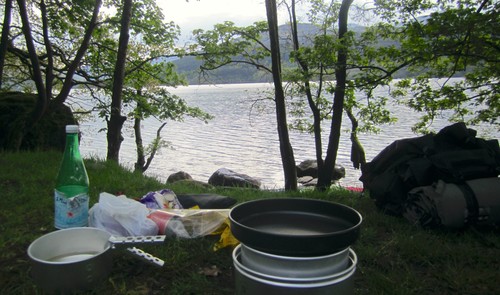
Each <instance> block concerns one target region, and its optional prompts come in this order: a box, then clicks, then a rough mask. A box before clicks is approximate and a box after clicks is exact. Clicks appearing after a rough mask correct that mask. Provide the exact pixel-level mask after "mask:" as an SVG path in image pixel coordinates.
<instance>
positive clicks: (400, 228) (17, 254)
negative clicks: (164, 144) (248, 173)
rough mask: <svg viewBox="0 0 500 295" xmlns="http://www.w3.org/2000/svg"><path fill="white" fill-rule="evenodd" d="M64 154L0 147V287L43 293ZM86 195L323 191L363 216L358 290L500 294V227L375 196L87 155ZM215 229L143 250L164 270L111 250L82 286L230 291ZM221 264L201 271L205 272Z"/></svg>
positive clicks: (226, 260)
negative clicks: (220, 184) (418, 212)
mask: <svg viewBox="0 0 500 295" xmlns="http://www.w3.org/2000/svg"><path fill="white" fill-rule="evenodd" d="M60 159H61V154H59V153H56V152H43V153H0V294H43V293H42V292H41V291H40V290H38V289H37V287H36V286H34V285H33V283H32V281H31V279H30V276H29V271H30V264H29V261H28V258H27V255H26V249H27V247H28V246H29V244H30V243H31V242H32V241H33V240H34V239H35V238H37V237H39V236H41V235H43V234H45V233H47V232H50V231H52V230H53V199H52V194H53V186H54V179H55V176H56V174H57V170H58V167H59V162H60ZM86 166H87V170H88V173H89V177H90V182H91V188H90V194H91V203H95V202H96V201H97V198H98V194H99V193H100V192H104V191H105V192H109V193H113V194H116V193H118V192H120V193H124V194H126V195H127V196H129V197H133V198H136V197H141V196H142V195H144V194H145V193H147V192H149V191H154V190H158V189H162V188H170V189H172V190H174V192H176V193H178V194H181V193H207V192H210V193H216V194H220V195H226V196H230V197H233V198H235V199H237V200H238V201H239V202H243V201H246V200H251V199H257V198H269V197H285V196H286V197H306V198H320V199H327V200H331V201H336V202H340V203H343V204H347V205H349V206H351V207H353V208H355V209H356V210H358V211H359V212H360V213H361V214H362V215H363V218H364V220H363V225H362V230H361V236H360V239H359V240H358V241H357V242H356V244H355V245H353V249H354V250H355V251H356V253H357V255H358V258H359V262H358V267H357V271H356V274H355V285H356V294H398V295H399V294H500V285H499V281H500V250H499V247H500V235H499V233H500V230H499V229H498V228H493V229H492V228H489V229H480V230H479V231H478V230H475V229H472V228H468V229H466V230H463V231H460V232H448V231H439V230H438V231H436V230H433V231H431V230H422V229H419V228H417V227H414V226H412V225H410V224H408V223H407V222H406V221H405V220H403V219H399V218H394V217H390V216H387V215H384V214H381V213H380V212H378V211H377V210H376V208H375V206H374V205H373V201H372V200H371V199H369V198H367V197H362V196H360V195H357V194H355V193H350V192H346V191H344V190H340V189H339V190H332V191H329V192H325V193H319V192H314V191H304V192H294V193H283V192H269V191H256V190H243V189H215V190H213V191H206V189H205V190H204V189H202V188H199V187H190V186H186V185H182V186H181V185H178V186H175V185H173V186H166V185H165V184H162V183H160V182H158V181H156V180H155V179H152V178H147V177H144V176H142V175H139V174H133V173H131V172H128V171H126V170H124V169H122V168H121V167H119V166H117V165H114V164H112V163H103V162H99V161H91V160H88V161H86ZM217 240H218V237H207V238H200V239H194V240H168V242H167V243H166V244H165V245H161V246H151V245H150V246H144V247H142V246H141V248H142V249H143V250H145V251H147V252H149V253H152V254H154V255H155V256H157V257H160V258H162V259H164V260H165V262H166V263H165V265H164V267H162V268H156V267H153V266H151V265H149V264H145V263H143V262H141V261H139V260H137V259H135V258H133V257H130V256H129V255H124V254H123V253H122V252H116V251H115V252H116V253H115V254H114V256H115V257H114V266H113V270H112V273H111V276H110V277H109V279H108V280H106V281H104V282H103V283H102V284H99V285H96V287H95V289H94V290H93V291H91V292H88V293H89V294H233V292H234V282H233V267H232V259H231V249H223V250H220V251H217V252H213V251H212V250H211V248H212V246H213V244H214V243H215V242H216V241H217ZM213 266H215V267H216V269H218V270H219V274H218V275H217V276H207V275H206V274H205V273H204V272H203V270H204V269H206V268H212V267H213Z"/></svg>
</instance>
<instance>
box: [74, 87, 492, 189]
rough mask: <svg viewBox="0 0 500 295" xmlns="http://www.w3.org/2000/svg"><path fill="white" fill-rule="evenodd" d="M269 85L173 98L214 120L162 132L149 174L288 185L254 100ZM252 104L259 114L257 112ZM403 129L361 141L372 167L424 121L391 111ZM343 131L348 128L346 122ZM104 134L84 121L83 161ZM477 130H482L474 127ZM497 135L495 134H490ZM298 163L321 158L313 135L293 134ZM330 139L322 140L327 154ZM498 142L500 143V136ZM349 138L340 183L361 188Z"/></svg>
mask: <svg viewBox="0 0 500 295" xmlns="http://www.w3.org/2000/svg"><path fill="white" fill-rule="evenodd" d="M269 87H270V86H269V84H232V85H220V86H187V87H180V88H177V89H172V90H171V91H172V92H173V93H175V94H177V95H179V96H180V97H182V98H184V99H185V100H186V101H187V102H188V104H190V105H191V106H198V107H200V108H201V109H203V110H204V111H206V112H208V113H210V114H212V115H214V116H215V118H214V119H213V120H211V121H209V123H208V124H205V123H204V122H202V121H199V120H196V119H192V118H186V119H185V120H184V121H183V122H171V121H169V122H168V123H167V125H166V126H165V128H164V129H163V131H162V137H163V139H165V140H166V141H168V142H169V143H170V145H171V148H164V149H162V150H161V151H160V152H159V153H158V154H157V155H156V157H155V158H154V160H153V162H152V164H151V166H150V167H149V169H148V170H147V171H146V174H148V175H152V176H155V177H158V178H159V179H161V180H166V179H167V177H168V176H169V175H170V174H172V173H175V172H178V171H185V172H187V173H189V174H190V175H191V176H192V177H193V178H194V179H195V180H199V181H204V182H206V181H208V178H209V177H210V176H211V175H212V173H213V172H215V171H216V170H217V169H219V168H228V169H231V170H234V171H236V172H239V173H244V174H247V175H250V176H252V177H255V178H257V179H259V180H260V181H261V182H262V186H263V187H264V188H268V189H275V188H276V189H278V188H282V187H283V186H284V178H283V172H282V166H281V157H280V153H279V142H278V135H277V131H276V119H275V114H274V110H273V109H272V108H267V109H264V110H263V111H262V110H260V109H259V108H258V106H260V105H262V104H263V103H264V104H266V103H267V105H268V106H272V105H273V104H272V102H271V101H267V102H261V103H260V104H257V105H254V102H255V100H257V99H262V98H264V97H265V96H266V95H265V92H264V91H267V90H269V89H270V88H269ZM252 105H254V107H253V108H252ZM391 111H392V112H393V114H394V115H395V116H396V117H398V118H399V121H398V123H396V124H393V125H389V126H383V127H382V131H381V132H380V133H379V134H360V136H359V138H360V141H361V143H362V144H363V146H364V148H365V152H366V159H367V161H370V160H371V159H372V158H373V157H375V156H376V155H377V154H378V153H379V152H380V151H381V150H382V149H383V148H384V147H386V146H387V145H388V144H390V143H392V142H393V141H394V140H397V139H401V138H408V137H415V136H417V135H415V134H413V133H412V131H411V126H412V125H413V124H414V123H415V122H416V121H417V119H418V114H415V113H412V111H409V110H408V109H406V108H404V107H402V106H398V105H394V106H391ZM344 120H345V121H344V123H343V127H344V128H348V127H349V126H350V123H349V122H348V119H347V118H345V116H344ZM160 124H161V122H158V121H157V120H155V119H148V120H146V121H145V122H144V124H143V127H142V132H143V137H144V138H143V139H144V143H148V142H150V141H151V139H152V138H154V137H155V136H156V131H157V129H158V127H159V126H160ZM449 124H450V123H448V122H447V121H446V120H445V119H438V120H436V121H435V122H434V125H433V127H434V129H435V130H439V129H441V128H442V127H444V126H447V125H449ZM103 127H105V123H104V122H100V120H96V121H95V122H85V123H83V124H82V133H83V134H82V135H83V136H82V143H81V150H82V153H83V155H84V156H85V157H88V156H97V157H99V158H105V157H106V146H107V143H106V135H105V133H104V132H98V130H100V129H101V128H103ZM475 129H476V130H478V131H480V134H481V130H480V129H477V128H475ZM123 136H124V137H125V140H124V142H123V143H122V147H121V150H120V163H121V164H122V165H124V166H126V167H129V168H132V167H133V163H134V162H135V159H136V154H135V141H134V133H133V129H132V122H127V123H126V124H125V127H124V129H123ZM490 136H491V135H490ZM290 137H291V142H292V146H293V148H294V153H295V160H296V162H297V164H298V163H300V162H301V161H304V160H306V159H315V152H314V150H315V148H314V138H313V136H312V135H310V134H304V133H298V132H291V133H290ZM327 137H328V134H326V133H325V134H323V143H324V144H325V147H324V151H325V150H326V144H327ZM492 137H494V138H495V137H496V138H498V133H497V134H493V136H492ZM350 149H351V144H350V139H349V134H348V133H347V132H344V133H343V134H342V137H341V144H340V147H339V151H338V158H337V163H338V164H340V165H342V166H344V167H345V168H346V178H345V179H342V181H341V184H342V185H347V186H356V187H361V186H362V184H361V182H360V181H359V180H358V179H359V177H360V176H361V173H360V171H359V170H354V169H353V168H352V164H351V162H350Z"/></svg>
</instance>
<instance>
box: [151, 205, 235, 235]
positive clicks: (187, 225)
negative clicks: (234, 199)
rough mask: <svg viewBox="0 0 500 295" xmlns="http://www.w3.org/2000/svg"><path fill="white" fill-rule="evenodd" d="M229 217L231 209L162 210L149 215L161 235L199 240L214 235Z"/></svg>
mask: <svg viewBox="0 0 500 295" xmlns="http://www.w3.org/2000/svg"><path fill="white" fill-rule="evenodd" d="M228 216H229V209H205V210H196V209H160V210H156V211H154V212H152V213H151V214H149V216H148V217H149V218H150V219H151V220H153V221H154V222H156V224H157V225H158V228H159V232H160V234H165V235H167V236H174V237H180V238H191V239H193V238H197V237H202V236H206V235H209V234H212V233H213V232H215V231H216V230H218V229H219V227H221V226H222V225H223V224H224V222H225V220H226V219H227V218H228Z"/></svg>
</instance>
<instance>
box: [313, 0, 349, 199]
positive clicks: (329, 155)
mask: <svg viewBox="0 0 500 295" xmlns="http://www.w3.org/2000/svg"><path fill="white" fill-rule="evenodd" d="M352 2H353V0H343V1H342V5H341V6H340V11H339V40H340V42H341V46H340V48H339V49H338V52H337V63H338V64H337V68H336V70H335V79H336V85H335V93H334V98H333V116H332V124H331V127H330V136H329V138H328V148H327V151H326V157H325V162H324V165H323V166H322V167H320V166H318V185H317V188H318V189H320V190H323V189H327V188H329V187H330V185H331V184H332V173H333V168H334V167H335V162H336V160H337V152H338V149H339V143H340V131H341V127H342V113H343V111H344V98H345V87H346V80H347V69H346V64H347V49H346V46H345V45H346V42H345V39H344V36H345V34H346V33H347V22H348V13H349V7H350V6H351V4H352Z"/></svg>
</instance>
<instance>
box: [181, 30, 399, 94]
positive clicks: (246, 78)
mask: <svg viewBox="0 0 500 295" xmlns="http://www.w3.org/2000/svg"><path fill="white" fill-rule="evenodd" d="M297 28H298V32H299V41H300V42H301V43H302V44H306V45H308V44H312V41H311V38H312V37H313V36H315V35H317V34H318V33H319V28H318V27H316V26H314V25H312V24H299V25H298V27H297ZM365 28H366V27H364V26H361V25H357V24H351V25H350V26H349V29H350V30H352V31H354V32H355V33H361V32H363V31H364V30H365ZM278 30H279V34H280V46H281V55H282V57H283V59H284V60H288V56H289V53H290V51H291V48H292V44H291V41H290V40H291V39H290V36H291V29H290V26H288V25H281V26H279V28H278ZM262 42H263V43H264V44H269V36H268V35H267V34H263V35H262ZM390 43H393V42H390ZM173 63H174V64H175V65H176V67H177V71H178V72H179V73H180V74H181V75H184V76H185V77H186V79H187V80H188V82H189V84H191V85H196V84H211V83H214V84H226V83H259V82H272V77H271V75H269V74H267V73H265V72H263V71H259V70H257V69H256V68H255V67H252V66H249V65H228V66H224V67H222V68H220V69H218V70H215V71H211V72H210V73H209V76H208V77H207V76H200V71H199V69H200V65H201V61H200V60H198V59H197V58H195V57H191V56H187V57H183V58H181V59H178V60H175V61H174V62H173ZM266 63H267V64H268V65H269V67H270V64H271V61H270V59H269V60H267V61H266ZM284 67H286V64H285V65H284Z"/></svg>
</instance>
